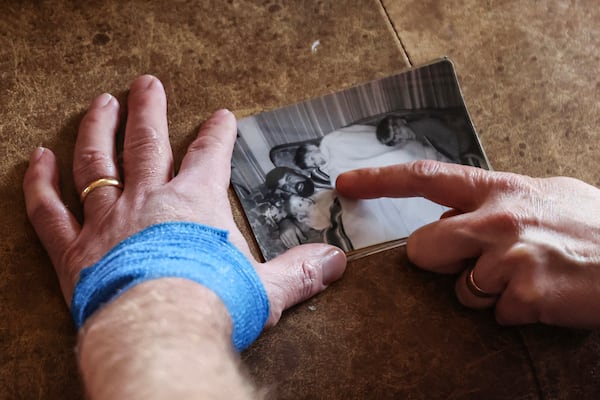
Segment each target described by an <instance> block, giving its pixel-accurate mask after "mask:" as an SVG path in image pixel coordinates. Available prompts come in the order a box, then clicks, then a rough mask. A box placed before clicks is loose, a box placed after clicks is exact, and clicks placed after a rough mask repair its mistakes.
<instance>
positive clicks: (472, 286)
mask: <svg viewBox="0 0 600 400" xmlns="http://www.w3.org/2000/svg"><path fill="white" fill-rule="evenodd" d="M473 271H475V267H474V266H473V267H471V268H469V272H468V273H467V288H468V289H469V291H470V292H471V293H472V294H473V296H475V297H479V298H482V299H489V298H490V297H496V296H497V294H494V293H490V292H486V291H485V290H483V289H482V288H480V287H479V285H478V284H476V283H475V279H474V277H473Z"/></svg>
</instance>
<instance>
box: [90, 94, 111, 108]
mask: <svg viewBox="0 0 600 400" xmlns="http://www.w3.org/2000/svg"><path fill="white" fill-rule="evenodd" d="M112 99H113V97H112V96H111V95H110V94H109V93H102V94H101V95H100V96H98V97H96V98H95V99H94V101H92V107H97V108H100V107H105V106H106V105H108V103H110V101H111V100H112Z"/></svg>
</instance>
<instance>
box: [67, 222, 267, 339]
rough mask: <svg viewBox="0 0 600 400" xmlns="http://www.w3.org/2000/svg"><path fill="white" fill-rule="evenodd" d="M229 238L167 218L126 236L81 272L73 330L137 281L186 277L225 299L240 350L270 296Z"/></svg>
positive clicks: (260, 323) (261, 321) (260, 321)
mask: <svg viewBox="0 0 600 400" xmlns="http://www.w3.org/2000/svg"><path fill="white" fill-rule="evenodd" d="M227 236H228V233H227V231H223V230H220V229H216V228H212V227H210V226H206V225H200V224H195V223H191V222H167V223H163V224H158V225H153V226H151V227H149V228H146V229H144V230H143V231H141V232H138V233H136V234H135V235H133V236H131V237H129V238H127V239H125V240H124V241H122V242H121V243H119V244H118V245H117V246H115V247H114V248H113V249H112V250H111V251H109V252H108V253H107V254H106V255H105V256H104V257H103V258H102V259H101V260H100V261H98V262H97V263H96V264H94V265H92V266H91V267H89V268H85V269H84V270H82V271H81V273H80V276H79V282H78V283H77V286H76V287H75V292H74V293H73V301H72V303H71V313H72V314H73V318H74V319H75V324H76V325H77V328H80V327H81V326H82V325H83V324H84V323H85V321H86V320H87V318H88V317H89V316H90V315H92V314H93V313H94V312H95V311H96V310H97V309H98V308H99V307H100V306H102V305H103V304H106V303H108V302H110V301H111V300H114V299H115V298H117V297H118V296H120V295H121V294H123V293H124V292H125V291H127V289H130V288H132V287H133V286H135V285H137V284H139V283H142V282H145V281H149V280H152V279H158V278H168V277H170V278H185V279H189V280H192V281H194V282H197V283H199V284H201V285H203V286H205V287H207V288H208V289H210V290H212V291H213V292H214V293H215V294H216V295H217V296H219V298H220V299H221V300H222V301H223V303H224V304H225V306H226V307H227V309H228V311H229V314H230V315H231V320H232V322H233V334H232V340H233V344H234V346H235V347H236V349H238V350H239V351H242V350H243V349H245V348H246V347H248V346H249V345H250V344H251V343H252V342H253V341H254V340H255V339H256V338H257V337H258V335H259V334H260V333H261V331H262V329H263V327H264V325H265V322H266V321H267V318H268V316H269V300H268V298H267V293H266V292H265V288H264V287H263V285H262V282H261V281H260V278H259V277H258V275H257V274H256V271H254V268H253V267H252V264H250V262H249V261H248V260H247V259H246V257H244V255H243V254H242V253H241V252H240V251H239V250H238V249H237V248H236V247H235V246H234V245H233V244H231V243H230V242H229V240H228V239H227Z"/></svg>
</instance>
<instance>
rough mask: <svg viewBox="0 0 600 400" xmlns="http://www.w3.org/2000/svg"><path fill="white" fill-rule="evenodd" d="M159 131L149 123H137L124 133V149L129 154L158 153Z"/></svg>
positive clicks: (144, 154) (146, 154)
mask: <svg viewBox="0 0 600 400" xmlns="http://www.w3.org/2000/svg"><path fill="white" fill-rule="evenodd" d="M161 138H162V136H161V133H160V132H159V131H158V129H156V128H155V127H153V126H151V125H139V126H136V127H133V128H131V130H130V131H128V132H127V134H126V141H127V146H126V148H125V151H127V152H128V153H129V154H130V155H133V156H134V157H136V156H144V157H147V156H148V154H156V155H160V154H159V153H160V152H161V145H160V143H161Z"/></svg>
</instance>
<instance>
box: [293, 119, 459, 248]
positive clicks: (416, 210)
mask: <svg viewBox="0 0 600 400" xmlns="http://www.w3.org/2000/svg"><path fill="white" fill-rule="evenodd" d="M375 130H376V128H375V126H371V125H359V124H357V125H350V126H347V127H344V128H341V129H338V130H336V131H333V132H331V133H329V134H327V135H325V137H323V139H322V140H321V143H320V145H319V146H316V145H314V144H309V143H306V144H304V145H302V146H300V147H299V148H298V149H297V151H296V154H295V157H294V160H295V162H296V163H297V165H298V166H299V167H300V168H304V169H311V170H318V171H320V172H321V173H323V174H324V175H326V176H328V179H329V182H330V184H331V185H332V186H333V185H335V180H336V178H337V176H338V175H339V174H341V173H343V172H346V171H350V170H353V169H357V168H367V167H383V166H387V165H393V164H399V163H406V162H410V161H414V160H417V159H420V158H421V157H430V158H433V159H436V160H440V159H443V160H447V159H446V158H445V157H444V156H443V155H442V154H440V153H437V152H436V151H435V149H433V148H426V146H424V145H423V144H422V143H421V142H419V141H416V140H412V141H407V143H406V144H405V145H404V146H396V147H390V146H386V145H383V144H381V143H380V142H379V141H378V140H377V137H376V132H375ZM339 204H340V206H341V211H342V212H341V221H343V227H344V232H345V235H346V236H347V238H348V239H349V241H350V242H351V243H352V247H353V248H354V249H358V248H362V247H367V246H371V245H374V244H378V243H383V242H387V241H390V240H395V239H399V238H402V237H406V236H408V235H409V234H410V233H411V232H412V231H414V230H415V229H417V228H419V227H421V226H423V225H425V224H427V223H429V222H432V221H434V220H436V219H437V218H439V216H440V215H441V214H442V213H443V212H444V211H445V208H444V207H442V206H440V205H438V204H435V203H433V202H431V201H429V200H426V199H421V198H405V199H386V198H382V199H376V200H370V201H357V200H351V199H348V198H344V197H340V198H339ZM287 229H294V227H293V226H288V227H287ZM285 234H286V236H289V237H291V236H292V234H291V233H290V232H285ZM297 243H300V241H297Z"/></svg>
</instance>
